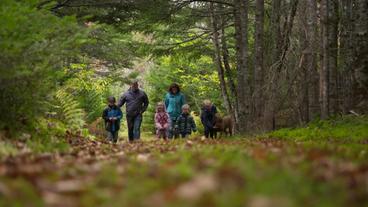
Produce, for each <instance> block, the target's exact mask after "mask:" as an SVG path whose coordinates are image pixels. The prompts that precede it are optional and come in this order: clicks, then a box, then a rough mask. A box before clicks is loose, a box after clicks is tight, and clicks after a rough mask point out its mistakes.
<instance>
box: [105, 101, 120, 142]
mask: <svg viewBox="0 0 368 207" xmlns="http://www.w3.org/2000/svg"><path fill="white" fill-rule="evenodd" d="M107 102H108V106H107V107H106V109H105V110H104V111H103V113H102V118H103V119H104V120H105V128H106V131H107V139H108V140H109V141H111V142H113V143H116V142H117V141H118V132H119V129H120V120H121V118H122V117H123V113H122V112H121V110H120V108H119V107H118V106H117V105H116V99H115V97H113V96H110V97H109V98H108V99H107Z"/></svg>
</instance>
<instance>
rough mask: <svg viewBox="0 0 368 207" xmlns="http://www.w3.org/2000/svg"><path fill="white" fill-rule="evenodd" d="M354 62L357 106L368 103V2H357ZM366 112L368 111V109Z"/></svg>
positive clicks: (355, 8)
mask: <svg viewBox="0 0 368 207" xmlns="http://www.w3.org/2000/svg"><path fill="white" fill-rule="evenodd" d="M354 14H355V17H354V19H355V29H354V42H355V44H354V48H355V51H354V60H353V66H352V67H353V70H354V78H355V80H356V83H355V86H354V91H355V92H354V98H355V99H356V100H357V103H356V104H357V105H361V106H363V105H365V106H366V105H367V103H368V3H367V0H355V5H354ZM362 108H365V109H364V110H366V111H367V109H366V107H362Z"/></svg>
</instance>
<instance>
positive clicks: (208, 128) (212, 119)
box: [201, 100, 217, 138]
mask: <svg viewBox="0 0 368 207" xmlns="http://www.w3.org/2000/svg"><path fill="white" fill-rule="evenodd" d="M216 113H217V109H216V106H214V105H213V104H212V103H211V101H210V100H204V101H203V108H202V112H201V122H202V124H203V127H204V136H205V137H206V138H208V137H211V138H214V137H215V135H216V132H215V129H214V126H215V123H216Z"/></svg>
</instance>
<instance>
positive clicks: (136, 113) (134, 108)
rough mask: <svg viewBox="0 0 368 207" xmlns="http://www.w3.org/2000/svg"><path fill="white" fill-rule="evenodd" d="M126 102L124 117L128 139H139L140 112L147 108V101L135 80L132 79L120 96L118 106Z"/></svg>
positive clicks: (145, 95)
mask: <svg viewBox="0 0 368 207" xmlns="http://www.w3.org/2000/svg"><path fill="white" fill-rule="evenodd" d="M125 103H126V119H127V124H128V137H129V141H134V140H139V139H140V130H141V129H140V128H141V123H142V114H143V113H144V112H145V111H146V110H147V107H148V104H149V101H148V97H147V94H146V93H145V92H144V91H143V90H141V89H139V84H138V81H137V80H134V81H132V83H131V85H130V88H129V90H128V91H126V92H125V93H124V94H123V95H122V96H121V98H120V100H119V103H118V106H119V107H122V106H123V105H124V104H125Z"/></svg>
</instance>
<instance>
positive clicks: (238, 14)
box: [234, 0, 250, 133]
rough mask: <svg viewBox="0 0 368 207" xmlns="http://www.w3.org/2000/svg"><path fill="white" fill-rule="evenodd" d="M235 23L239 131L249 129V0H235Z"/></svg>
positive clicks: (243, 131) (242, 131)
mask: <svg viewBox="0 0 368 207" xmlns="http://www.w3.org/2000/svg"><path fill="white" fill-rule="evenodd" d="M234 4H235V5H237V6H236V7H234V23H235V41H236V56H237V57H236V59H237V63H236V64H237V76H238V85H237V91H238V107H237V109H238V112H237V116H238V117H237V120H238V123H237V130H238V131H239V133H245V132H246V131H247V122H248V121H249V120H248V114H249V101H250V99H249V93H250V84H249V67H248V55H247V54H248V1H247V0H234Z"/></svg>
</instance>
